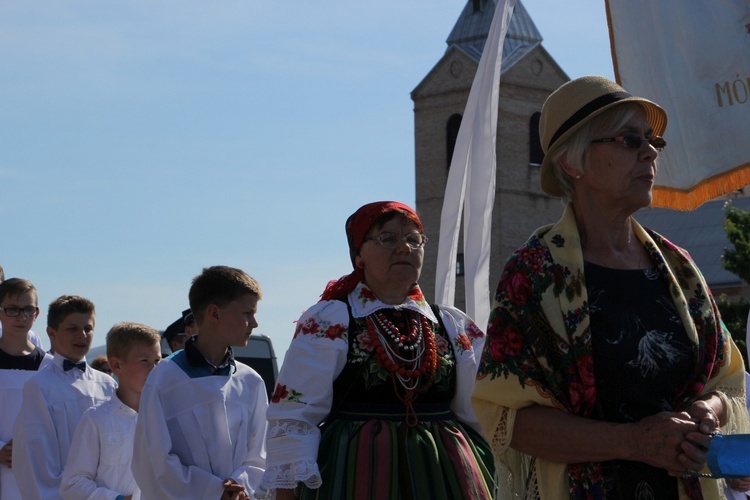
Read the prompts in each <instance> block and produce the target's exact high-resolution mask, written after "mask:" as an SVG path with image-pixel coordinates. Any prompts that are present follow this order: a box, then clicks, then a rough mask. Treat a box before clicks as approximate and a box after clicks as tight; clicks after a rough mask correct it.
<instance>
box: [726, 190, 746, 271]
mask: <svg viewBox="0 0 750 500" xmlns="http://www.w3.org/2000/svg"><path fill="white" fill-rule="evenodd" d="M724 209H725V211H726V213H725V214H724V231H725V232H726V233H727V238H729V242H730V243H732V244H733V245H734V249H731V248H725V249H724V253H722V255H721V265H722V266H723V267H724V269H726V270H727V271H729V272H732V273H734V274H736V275H737V276H739V277H740V278H742V279H743V280H744V281H745V282H746V283H750V212H747V211H745V210H741V209H739V208H735V207H733V206H732V205H731V204H730V203H729V202H727V204H726V205H724Z"/></svg>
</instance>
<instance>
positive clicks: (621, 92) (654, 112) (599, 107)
mask: <svg viewBox="0 0 750 500" xmlns="http://www.w3.org/2000/svg"><path fill="white" fill-rule="evenodd" d="M626 102H636V103H638V104H640V105H641V106H643V108H644V109H645V110H646V120H647V121H648V123H649V125H650V126H651V129H652V130H653V131H654V135H662V134H663V133H664V130H665V129H666V128H667V113H666V112H665V111H664V110H663V109H662V108H661V107H660V106H659V105H658V104H655V103H653V102H651V101H649V100H648V99H644V98H642V97H634V96H632V95H630V94H628V93H627V92H626V91H625V89H623V88H622V87H620V86H619V85H617V84H616V83H615V82H613V81H611V80H608V79H606V78H604V77H602V76H584V77H581V78H577V79H575V80H571V81H569V82H567V83H565V84H563V85H562V86H561V87H560V88H558V89H557V90H555V91H554V92H552V94H550V96H549V97H548V98H547V100H546V101H545V102H544V106H542V116H541V118H540V119H539V138H540V139H541V141H542V150H543V151H544V161H543V162H542V175H541V185H542V190H543V191H544V192H545V193H547V194H549V195H552V196H564V193H563V190H562V189H561V188H560V186H559V185H558V183H557V180H556V179H555V176H554V174H553V172H552V156H554V152H555V150H556V149H557V148H558V147H559V146H560V145H561V144H563V143H564V142H565V141H567V140H568V138H569V137H570V136H571V135H573V134H574V133H575V132H576V131H577V130H578V129H579V128H581V127H582V126H583V125H584V124H585V123H586V122H588V121H589V120H591V119H592V118H594V117H595V116H597V115H599V114H601V113H603V112H604V111H607V110H608V109H612V108H613V107H615V106H617V105H620V104H623V103H626Z"/></svg>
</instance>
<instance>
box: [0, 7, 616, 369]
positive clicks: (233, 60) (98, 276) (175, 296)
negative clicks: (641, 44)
mask: <svg viewBox="0 0 750 500" xmlns="http://www.w3.org/2000/svg"><path fill="white" fill-rule="evenodd" d="M464 4H465V2H464V1H463V0H409V1H408V2H404V1H395V0H380V1H378V2H344V1H341V0H339V1H332V0H319V1H316V2H292V3H289V2H260V1H257V0H245V1H236V0H235V1H219V2H205V1H195V0H180V1H176V0H173V1H166V0H127V1H125V0H108V1H105V2H102V1H92V0H76V1H75V2H70V1H67V0H66V1H62V0H45V1H44V2H16V1H13V0H0V47H2V50H0V66H1V67H2V71H1V72H0V189H1V190H2V194H1V195H0V217H1V218H2V223H0V225H2V229H1V230H0V231H1V234H2V237H0V265H2V266H3V267H4V268H5V272H6V276H7V277H13V276H19V277H24V278H27V279H30V280H31V281H32V282H33V283H34V284H35V285H36V287H37V289H38V290H39V305H40V307H41V309H42V315H41V316H40V318H39V320H37V323H36V324H35V328H34V329H35V330H36V331H37V332H39V333H41V334H42V337H43V338H44V340H45V342H46V343H47V345H48V341H47V339H46V335H43V333H44V325H45V315H46V307H47V305H48V304H49V302H50V301H51V300H53V299H54V298H55V297H58V296H59V295H62V294H66V293H67V294H77V295H83V296H85V297H88V298H90V299H91V300H92V301H94V303H95V304H96V308H97V329H96V337H95V339H94V345H101V344H103V343H104V336H105V334H106V332H107V330H108V329H109V328H110V326H112V324H114V323H116V322H118V321H137V322H141V323H146V324H149V325H152V326H154V327H156V328H159V329H163V328H165V327H166V326H167V325H168V324H169V323H171V322H172V321H173V320H174V319H176V318H177V317H178V316H179V313H180V311H181V310H182V309H184V308H186V307H187V291H188V289H189V286H190V281H191V279H192V277H193V276H195V275H196V274H197V273H199V272H200V270H201V268H202V267H204V266H209V265H214V264H226V265H231V266H235V267H240V268H242V269H244V270H246V271H247V272H248V273H249V274H250V275H252V276H253V277H255V278H256V279H257V280H258V281H259V282H260V283H261V286H262V287H263V289H264V298H263V300H262V301H261V303H260V305H259V314H258V320H259V322H260V327H259V328H258V329H257V330H256V331H257V332H259V333H263V334H266V335H269V336H270V337H271V338H272V339H273V341H274V344H275V347H276V351H277V355H278V356H279V362H281V360H282V359H283V354H284V352H285V351H286V348H287V346H288V344H289V342H290V340H291V337H292V333H293V330H294V324H293V322H294V321H295V320H296V319H297V317H298V316H299V315H300V313H301V312H302V311H303V310H304V309H305V308H307V307H309V306H310V305H311V304H313V303H314V302H316V301H317V299H318V296H319V295H320V293H321V291H322V289H323V287H324V286H325V283H326V282H327V281H328V280H330V279H334V278H337V277H339V276H341V275H343V274H346V273H348V272H349V271H350V263H349V258H348V253H347V248H346V240H345V237H344V231H343V225H344V221H345V219H346V217H347V216H348V215H349V214H350V213H352V212H353V211H354V210H356V209H357V208H358V207H359V206H360V205H362V204H364V203H367V202H370V201H374V200H378V199H396V200H400V201H404V202H406V203H409V204H411V205H413V204H414V144H413V137H414V132H413V112H412V109H413V106H412V101H411V99H410V97H409V94H410V92H411V91H412V90H413V89H414V88H415V87H416V86H417V84H418V83H419V82H420V81H421V80H422V78H423V77H424V76H425V75H426V74H427V72H428V71H429V70H430V69H432V67H433V66H434V65H435V64H436V63H437V62H438V60H439V59H440V57H441V56H442V54H443V53H444V51H445V49H446V44H445V40H446V38H447V37H448V34H449V33H450V31H451V29H452V28H453V25H454V24H455V22H456V20H457V19H458V16H459V14H460V12H461V10H462V9H463V6H464ZM524 6H525V7H526V9H527V10H528V12H529V14H530V15H531V17H532V19H533V20H534V22H535V23H536V25H537V27H538V29H539V31H540V32H541V34H542V36H543V37H544V42H543V45H544V47H545V48H546V50H547V51H548V52H549V53H550V54H551V55H552V57H553V58H555V59H556V60H557V62H558V63H559V64H560V66H561V67H562V68H563V70H564V71H566V72H567V73H568V75H569V76H570V77H571V78H575V77H578V76H583V75H586V74H601V75H604V76H607V77H610V78H612V77H613V70H612V64H611V59H610V52H609V38H608V34H607V26H606V18H605V12H604V2H603V1H601V0H577V1H576V2H575V8H572V7H571V4H570V3H569V2H560V1H559V0H526V1H525V2H524ZM435 244H437V243H436V242H435ZM427 279H429V280H433V279H434V277H433V276H423V277H422V280H423V281H424V280H427Z"/></svg>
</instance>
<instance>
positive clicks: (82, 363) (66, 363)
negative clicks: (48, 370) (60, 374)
mask: <svg viewBox="0 0 750 500" xmlns="http://www.w3.org/2000/svg"><path fill="white" fill-rule="evenodd" d="M73 368H78V369H79V370H81V371H82V372H85V371H86V362H85V361H84V360H81V361H79V362H78V363H74V362H72V361H70V360H69V359H63V370H65V371H66V372H67V371H68V370H72V369H73Z"/></svg>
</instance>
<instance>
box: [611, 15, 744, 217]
mask: <svg viewBox="0 0 750 500" xmlns="http://www.w3.org/2000/svg"><path fill="white" fill-rule="evenodd" d="M607 14H608V22H609V30H610V38H611V44H612V60H613V62H614V68H615V75H616V77H617V80H618V83H620V84H621V85H622V86H623V87H624V88H625V90H627V91H628V92H630V93H631V94H633V95H637V96H641V97H645V98H647V99H650V100H652V101H654V102H656V103H657V104H659V105H660V106H662V107H663V108H664V109H665V110H666V111H667V114H668V115H669V125H668V126H667V131H666V134H665V136H664V137H665V139H666V140H667V147H666V149H665V150H664V151H663V152H662V153H661V154H660V157H661V160H660V164H659V170H658V173H657V176H656V186H655V188H654V203H653V204H654V205H657V206H664V207H670V208H677V209H681V210H690V209H693V208H695V207H697V206H699V205H700V204H701V203H703V202H704V201H707V200H709V199H711V198H714V197H716V196H719V195H721V194H725V193H729V192H732V191H734V190H737V189H739V188H741V187H743V186H745V185H747V184H748V183H750V1H749V0H711V1H685V0H658V1H654V0H607Z"/></svg>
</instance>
